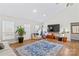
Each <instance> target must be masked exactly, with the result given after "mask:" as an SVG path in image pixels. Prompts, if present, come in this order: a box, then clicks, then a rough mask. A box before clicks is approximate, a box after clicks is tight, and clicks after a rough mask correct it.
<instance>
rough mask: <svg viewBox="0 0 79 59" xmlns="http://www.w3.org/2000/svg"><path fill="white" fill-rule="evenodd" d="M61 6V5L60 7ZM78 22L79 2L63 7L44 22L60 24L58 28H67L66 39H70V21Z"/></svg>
mask: <svg viewBox="0 0 79 59" xmlns="http://www.w3.org/2000/svg"><path fill="white" fill-rule="evenodd" d="M60 8H61V7H60ZM71 22H79V4H74V5H73V6H71V7H67V8H65V9H64V10H63V11H61V12H59V13H58V14H56V15H55V16H52V17H51V18H49V20H47V21H46V22H45V24H47V25H48V24H60V30H62V28H67V29H68V30H69V34H67V36H68V40H69V41H70V39H71V38H70V32H71V31H70V23H71Z"/></svg>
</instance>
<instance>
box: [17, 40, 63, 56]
mask: <svg viewBox="0 0 79 59" xmlns="http://www.w3.org/2000/svg"><path fill="white" fill-rule="evenodd" d="M62 47H63V46H62V45H60V44H57V43H52V42H49V41H46V40H40V41H37V42H34V43H32V44H29V45H25V46H22V47H19V48H16V51H17V52H18V53H19V54H20V55H22V56H51V55H53V56H54V55H56V54H57V53H58V52H59V51H60V50H61V48H62Z"/></svg>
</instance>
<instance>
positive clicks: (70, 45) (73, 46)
mask: <svg viewBox="0 0 79 59" xmlns="http://www.w3.org/2000/svg"><path fill="white" fill-rule="evenodd" d="M35 41H38V40H31V39H30V40H25V41H24V43H21V44H19V43H17V42H16V43H13V44H10V46H11V47H12V48H13V49H15V48H17V47H20V46H23V45H26V44H30V43H33V42H35ZM48 41H50V42H54V43H58V44H62V45H64V47H63V48H62V49H61V50H60V51H59V52H58V54H57V56H79V41H71V42H59V41H56V40H50V39H48Z"/></svg>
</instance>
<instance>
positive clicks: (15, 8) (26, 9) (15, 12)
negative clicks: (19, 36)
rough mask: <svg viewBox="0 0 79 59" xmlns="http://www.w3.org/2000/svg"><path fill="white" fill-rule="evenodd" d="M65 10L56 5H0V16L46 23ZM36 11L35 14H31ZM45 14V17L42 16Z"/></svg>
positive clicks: (62, 5)
mask: <svg viewBox="0 0 79 59" xmlns="http://www.w3.org/2000/svg"><path fill="white" fill-rule="evenodd" d="M64 8H66V6H65V4H61V3H60V4H56V3H9V4H8V3H4V4H3V3H0V15H5V16H13V17H21V18H25V19H31V20H35V21H40V22H41V21H46V20H48V19H49V18H51V17H53V16H54V15H55V14H57V13H59V12H60V11H62V10H64ZM34 9H36V10H37V12H36V13H33V10H34ZM43 14H45V15H46V16H43Z"/></svg>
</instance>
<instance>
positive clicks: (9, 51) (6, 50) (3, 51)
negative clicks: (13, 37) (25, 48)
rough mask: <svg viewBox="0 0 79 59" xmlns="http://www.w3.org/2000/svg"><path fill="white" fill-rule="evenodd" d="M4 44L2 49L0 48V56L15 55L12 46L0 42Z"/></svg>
mask: <svg viewBox="0 0 79 59" xmlns="http://www.w3.org/2000/svg"><path fill="white" fill-rule="evenodd" d="M1 43H3V45H4V49H1V50H0V56H16V54H15V53H14V52H13V50H12V48H11V47H10V46H9V44H8V43H7V42H1Z"/></svg>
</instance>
